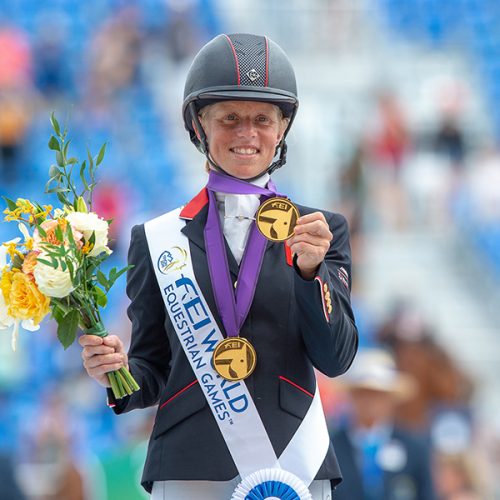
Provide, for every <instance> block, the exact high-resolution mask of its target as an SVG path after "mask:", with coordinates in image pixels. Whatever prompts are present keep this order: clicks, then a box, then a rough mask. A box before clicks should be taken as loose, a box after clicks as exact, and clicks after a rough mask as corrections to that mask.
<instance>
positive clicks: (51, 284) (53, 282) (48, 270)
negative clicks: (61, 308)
mask: <svg viewBox="0 0 500 500" xmlns="http://www.w3.org/2000/svg"><path fill="white" fill-rule="evenodd" d="M38 257H39V258H42V259H44V260H50V257H48V256H47V255H46V254H44V253H43V252H42V253H40V255H39V256H38ZM33 276H34V277H35V281H36V284H37V286H38V289H39V290H40V291H41V292H42V293H43V294H45V295H47V297H56V298H62V297H66V296H68V295H69V294H70V293H71V292H72V291H73V290H74V287H73V283H72V282H71V275H70V273H69V269H68V268H66V270H65V271H63V270H62V269H61V268H60V267H58V268H57V269H54V268H53V267H50V266H48V265H47V264H43V263H42V262H40V261H38V262H37V263H36V266H35V269H34V271H33Z"/></svg>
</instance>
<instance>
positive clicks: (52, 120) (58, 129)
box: [50, 112, 61, 136]
mask: <svg viewBox="0 0 500 500" xmlns="http://www.w3.org/2000/svg"><path fill="white" fill-rule="evenodd" d="M50 123H51V124H52V128H53V129H54V132H55V133H56V135H57V136H61V127H60V126H59V122H58V121H57V120H56V117H55V115H54V113H53V112H52V113H51V114H50Z"/></svg>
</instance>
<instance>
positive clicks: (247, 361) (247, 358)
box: [212, 337, 257, 381]
mask: <svg viewBox="0 0 500 500" xmlns="http://www.w3.org/2000/svg"><path fill="white" fill-rule="evenodd" d="M212 363H213V365H214V368H215V371H216V372H217V373H218V374H219V375H220V376H221V377H222V378H225V379H226V380H232V381H238V380H243V379H245V378H247V377H248V376H249V375H251V374H252V372H253V371H254V369H255V365H256V363H257V354H256V352H255V349H254V348H253V346H252V344H250V342H249V341H248V340H247V339H244V338H242V337H228V338H227V339H224V340H222V341H221V342H219V343H218V344H217V347H216V348H215V351H214V354H213V357H212Z"/></svg>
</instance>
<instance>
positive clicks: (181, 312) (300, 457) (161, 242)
mask: <svg viewBox="0 0 500 500" xmlns="http://www.w3.org/2000/svg"><path fill="white" fill-rule="evenodd" d="M179 214H180V209H176V210H173V211H171V212H169V213H167V214H164V215H162V216H160V217H158V218H156V219H153V220H151V221H149V222H147V223H146V224H145V225H144V227H145V231H146V238H147V240H148V246H149V251H150V254H151V259H152V262H153V266H154V270H155V273H156V278H157V280H158V284H159V286H160V290H161V291H162V296H163V300H164V302H165V307H166V309H167V312H168V314H169V316H170V319H171V321H172V325H173V326H174V328H175V331H176V333H177V336H178V338H179V341H180V343H181V345H182V347H183V349H184V352H185V353H186V356H187V358H188V360H189V362H190V364H191V367H192V368H193V371H194V373H195V375H196V378H197V379H198V382H199V384H200V386H201V388H202V390H203V393H204V394H205V397H206V399H207V402H208V404H209V406H210V409H211V411H212V413H213V415H214V418H215V420H216V422H217V424H218V426H219V428H220V431H221V433H222V436H223V438H224V440H225V441H226V444H227V446H228V449H229V452H230V453H231V456H232V458H233V460H234V463H235V465H236V468H237V469H238V472H239V473H240V476H241V477H242V478H244V477H246V476H248V475H249V474H251V473H253V472H255V471H257V470H259V469H263V468H282V469H285V470H287V471H289V472H291V473H292V474H295V475H296V476H297V477H298V478H300V479H301V480H302V481H303V482H304V483H305V484H306V485H307V486H309V485H310V484H311V482H312V481H313V479H314V478H315V476H316V474H317V472H318V470H319V468H320V467H321V464H322V463H323V460H324V458H325V455H326V453H327V450H328V446H329V442H330V439H329V435H328V430H327V427H326V422H325V417H324V414H323V408H322V405H321V399H320V395H319V390H318V387H317V385H316V390H315V395H314V398H313V400H312V403H311V406H310V407H309V409H308V411H307V414H306V416H305V417H304V420H303V421H302V423H301V424H300V426H299V428H298V429H297V431H296V432H295V434H294V436H293V437H292V439H291V441H290V442H289V443H288V445H287V447H286V449H285V450H284V451H283V453H282V455H281V456H280V458H279V460H278V458H277V457H276V453H275V452H274V449H273V446H272V444H271V441H270V439H269V436H268V435H267V432H266V430H265V428H264V425H263V423H262V420H261V418H260V415H259V413H258V411H257V408H256V407H255V404H254V402H253V400H252V397H251V396H250V394H249V392H248V389H247V386H246V384H245V383H244V382H243V381H239V382H231V381H227V380H225V379H223V378H222V377H220V376H219V375H218V374H217V372H216V371H215V370H214V369H213V368H212V364H211V360H212V353H213V351H214V349H215V346H216V345H217V343H218V342H219V341H220V340H222V339H223V335H222V333H221V331H220V329H219V327H218V325H217V322H216V321H215V320H214V318H213V316H212V313H211V311H210V309H209V307H208V305H207V303H206V301H205V299H204V297H203V295H202V293H201V289H200V287H199V285H198V283H197V282H196V278H195V275H194V271H193V266H192V262H191V253H190V249H189V240H188V238H187V237H186V236H185V235H184V234H183V233H182V232H181V229H182V228H183V227H184V225H185V222H184V221H183V220H182V219H180V218H179Z"/></svg>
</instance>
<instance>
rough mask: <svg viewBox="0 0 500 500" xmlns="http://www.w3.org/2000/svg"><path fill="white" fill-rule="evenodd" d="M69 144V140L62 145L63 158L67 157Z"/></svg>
mask: <svg viewBox="0 0 500 500" xmlns="http://www.w3.org/2000/svg"><path fill="white" fill-rule="evenodd" d="M70 144H71V139H70V140H69V141H68V142H67V143H66V144H65V145H64V148H63V151H64V156H67V155H68V148H69V145H70Z"/></svg>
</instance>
